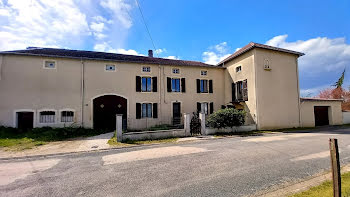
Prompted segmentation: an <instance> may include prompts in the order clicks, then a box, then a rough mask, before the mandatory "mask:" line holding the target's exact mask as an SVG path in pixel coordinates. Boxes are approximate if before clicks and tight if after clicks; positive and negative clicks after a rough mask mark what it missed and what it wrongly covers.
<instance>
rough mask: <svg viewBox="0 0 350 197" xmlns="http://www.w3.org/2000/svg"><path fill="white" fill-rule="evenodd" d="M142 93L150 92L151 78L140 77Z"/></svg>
mask: <svg viewBox="0 0 350 197" xmlns="http://www.w3.org/2000/svg"><path fill="white" fill-rule="evenodd" d="M141 84H142V86H141V87H142V88H141V91H142V92H151V91H152V78H151V77H142V80H141Z"/></svg>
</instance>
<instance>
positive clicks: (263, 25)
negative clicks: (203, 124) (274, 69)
mask: <svg viewBox="0 0 350 197" xmlns="http://www.w3.org/2000/svg"><path fill="white" fill-rule="evenodd" d="M139 7H140V8H139ZM349 10H350V1H348V0H339V1H338V0H330V1H324V0H317V1H312V0H308V1H305V0H300V1H299V0H290V1H289V0H286V1H280V0H278V1H273V0H264V1H255V0H245V1H238V0H227V1H226V0H211V1H209V0H172V1H170V0H167V1H165V0H138V1H137V0H100V1H98V0H0V24H1V25H0V50H2V51H3V50H14V49H25V48H26V47H28V46H37V47H55V48H56V47H57V48H68V49H80V50H94V51H105V52H113V53H123V54H131V55H147V51H148V50H149V49H153V50H155V53H154V54H155V56H157V57H163V58H169V59H184V60H195V61H201V62H206V63H209V64H216V63H218V62H219V61H220V60H222V59H224V58H225V57H227V56H228V55H229V54H232V53H234V52H235V51H236V50H237V49H239V48H241V47H243V46H245V45H246V44H248V43H249V42H251V41H253V42H258V43H262V44H268V45H272V46H277V47H282V48H286V49H291V50H296V51H300V52H303V53H305V56H302V57H300V58H299V79H300V92H301V96H316V95H317V94H318V93H319V91H320V90H322V89H325V88H329V87H331V85H332V84H334V83H335V82H336V81H337V79H338V78H339V77H340V75H341V73H342V71H343V70H344V69H346V75H345V84H344V88H348V87H349V86H350V41H349V39H350V11H349ZM142 16H143V17H144V20H143V18H142ZM144 21H145V22H144ZM145 24H147V26H146V25H145ZM147 29H148V30H147ZM148 31H149V33H150V34H148ZM151 38H152V40H153V42H152V41H151ZM276 66H277V65H276Z"/></svg>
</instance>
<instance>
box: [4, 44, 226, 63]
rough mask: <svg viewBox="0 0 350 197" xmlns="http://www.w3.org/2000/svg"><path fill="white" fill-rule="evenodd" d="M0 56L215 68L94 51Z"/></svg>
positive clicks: (37, 50)
mask: <svg viewBox="0 0 350 197" xmlns="http://www.w3.org/2000/svg"><path fill="white" fill-rule="evenodd" d="M0 54H13V55H29V56H43V57H63V58H74V59H91V60H107V61H117V62H130V63H143V64H160V65H176V66H202V67H217V66H215V65H210V64H205V63H202V62H197V61H187V60H172V59H165V58H155V57H147V56H136V55H124V54H117V53H104V52H95V51H81V50H69V49H55V48H36V47H29V48H28V49H25V50H15V51H2V52H0ZM219 68H220V67H219Z"/></svg>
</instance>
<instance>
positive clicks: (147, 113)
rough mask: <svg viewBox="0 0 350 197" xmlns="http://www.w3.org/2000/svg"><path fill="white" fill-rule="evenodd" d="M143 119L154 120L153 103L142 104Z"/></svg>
mask: <svg viewBox="0 0 350 197" xmlns="http://www.w3.org/2000/svg"><path fill="white" fill-rule="evenodd" d="M142 118H152V103H142Z"/></svg>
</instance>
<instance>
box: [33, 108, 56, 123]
mask: <svg viewBox="0 0 350 197" xmlns="http://www.w3.org/2000/svg"><path fill="white" fill-rule="evenodd" d="M43 111H53V112H55V119H54V120H55V122H40V113H41V112H43ZM37 116H38V117H37V120H38V122H37V124H38V125H41V126H42V125H53V124H56V123H57V122H58V121H57V110H55V109H48V108H43V109H40V110H37Z"/></svg>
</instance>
